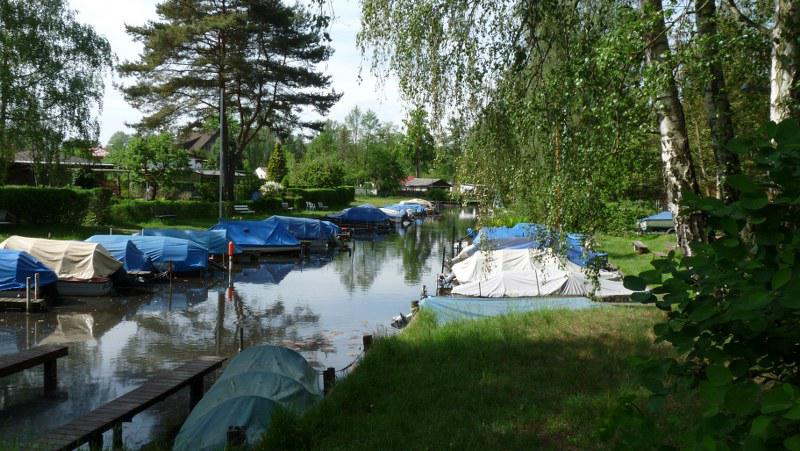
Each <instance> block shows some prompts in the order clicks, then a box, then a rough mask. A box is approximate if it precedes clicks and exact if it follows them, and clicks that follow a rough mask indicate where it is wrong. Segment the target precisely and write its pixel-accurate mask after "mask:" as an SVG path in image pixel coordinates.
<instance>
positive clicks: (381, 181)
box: [366, 147, 406, 193]
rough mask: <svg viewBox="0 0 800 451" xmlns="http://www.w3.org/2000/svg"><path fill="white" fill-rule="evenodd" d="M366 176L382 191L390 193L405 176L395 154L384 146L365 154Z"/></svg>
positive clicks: (398, 185)
mask: <svg viewBox="0 0 800 451" xmlns="http://www.w3.org/2000/svg"><path fill="white" fill-rule="evenodd" d="M366 167H367V169H366V176H367V178H368V179H369V180H370V181H371V182H372V183H373V184H375V188H377V189H378V191H379V192H382V193H391V192H394V191H396V190H397V189H398V188H399V187H400V181H401V180H403V178H404V177H405V175H406V174H405V171H404V170H403V166H402V165H401V164H400V162H399V161H398V160H397V156H396V155H395V154H394V153H393V152H392V151H391V150H390V149H388V148H386V147H378V148H376V149H374V150H373V151H372V152H370V153H369V154H368V155H367V163H366Z"/></svg>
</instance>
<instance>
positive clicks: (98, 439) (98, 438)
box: [89, 433, 103, 451]
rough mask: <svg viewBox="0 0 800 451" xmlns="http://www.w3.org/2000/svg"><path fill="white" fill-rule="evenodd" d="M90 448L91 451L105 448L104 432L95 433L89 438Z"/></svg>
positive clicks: (99, 450)
mask: <svg viewBox="0 0 800 451" xmlns="http://www.w3.org/2000/svg"><path fill="white" fill-rule="evenodd" d="M89 450H90V451H102V450H103V434H102V433H95V434H92V436H91V437H90V438H89Z"/></svg>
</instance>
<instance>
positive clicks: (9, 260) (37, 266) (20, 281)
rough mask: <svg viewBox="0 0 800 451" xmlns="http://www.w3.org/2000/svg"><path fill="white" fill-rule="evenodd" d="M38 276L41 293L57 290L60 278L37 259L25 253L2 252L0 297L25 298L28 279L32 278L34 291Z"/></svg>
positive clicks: (0, 252)
mask: <svg viewBox="0 0 800 451" xmlns="http://www.w3.org/2000/svg"><path fill="white" fill-rule="evenodd" d="M37 274H38V275H39V290H40V292H41V293H47V292H50V291H52V290H50V288H55V283H56V281H58V276H57V275H56V273H55V272H53V270H51V269H50V268H48V267H47V266H45V265H44V264H43V263H42V262H40V261H39V260H37V259H36V257H34V256H32V255H30V254H28V253H27V252H24V251H15V250H10V249H2V250H0V297H10V298H24V297H25V290H26V285H27V279H28V278H29V277H30V280H31V290H33V284H34V280H35V279H36V275H37Z"/></svg>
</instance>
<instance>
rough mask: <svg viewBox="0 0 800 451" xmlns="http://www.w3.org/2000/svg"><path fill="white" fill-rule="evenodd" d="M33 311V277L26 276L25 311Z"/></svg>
mask: <svg viewBox="0 0 800 451" xmlns="http://www.w3.org/2000/svg"><path fill="white" fill-rule="evenodd" d="M30 312H31V278H30V277H26V278H25V313H30Z"/></svg>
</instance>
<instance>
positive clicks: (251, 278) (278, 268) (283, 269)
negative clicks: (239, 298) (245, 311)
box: [236, 262, 294, 285]
mask: <svg viewBox="0 0 800 451" xmlns="http://www.w3.org/2000/svg"><path fill="white" fill-rule="evenodd" d="M293 269H294V263H276V262H266V263H259V264H258V265H256V266H254V267H247V266H245V267H244V268H242V271H241V273H240V275H239V277H238V278H237V279H236V282H237V283H239V282H242V283H252V284H258V285H277V284H279V283H281V281H282V280H283V279H285V278H286V276H288V275H289V273H290V272H292V270H293Z"/></svg>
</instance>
